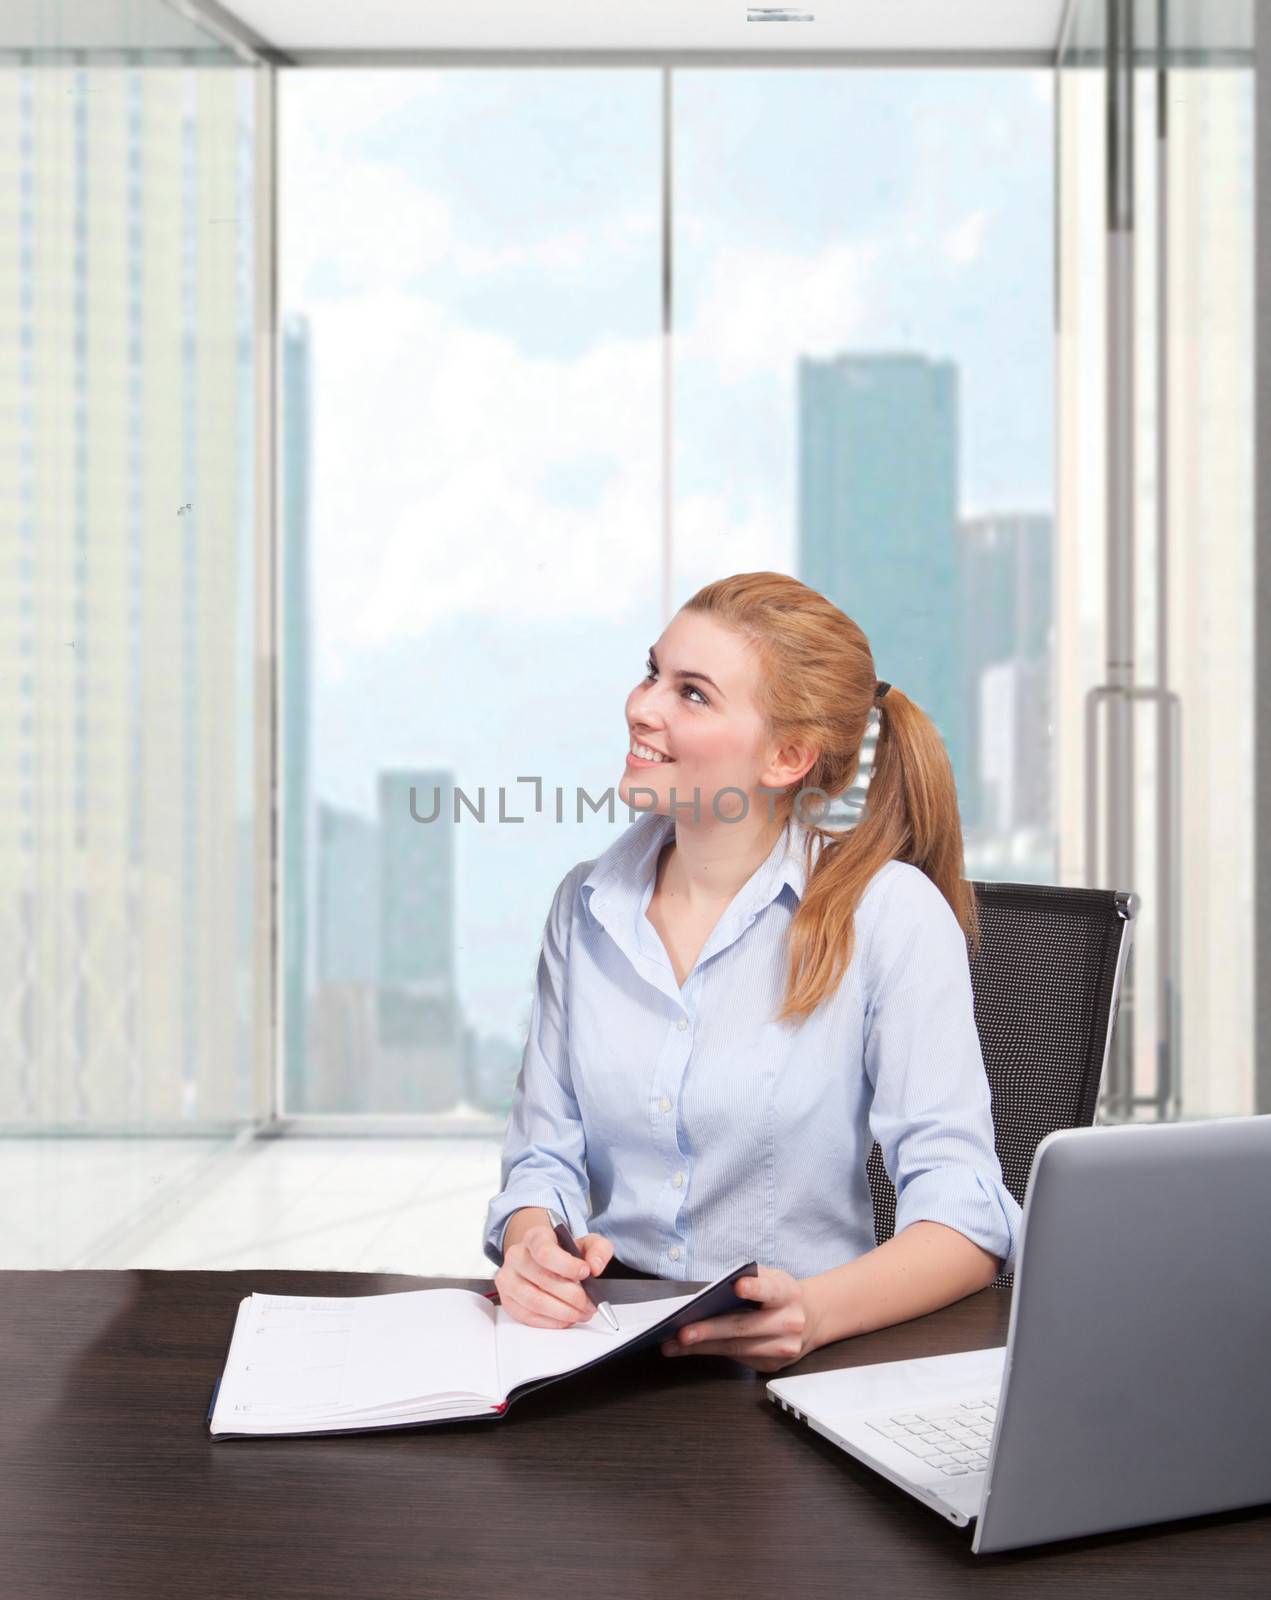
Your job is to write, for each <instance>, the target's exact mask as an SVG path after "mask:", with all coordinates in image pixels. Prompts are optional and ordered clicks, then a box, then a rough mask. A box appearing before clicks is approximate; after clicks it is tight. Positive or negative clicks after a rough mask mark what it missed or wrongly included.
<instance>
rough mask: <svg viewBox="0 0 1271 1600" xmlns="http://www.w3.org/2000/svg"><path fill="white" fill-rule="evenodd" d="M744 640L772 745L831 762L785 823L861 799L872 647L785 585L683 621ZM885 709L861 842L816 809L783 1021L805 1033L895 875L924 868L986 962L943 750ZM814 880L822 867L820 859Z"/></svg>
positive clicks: (929, 730)
mask: <svg viewBox="0 0 1271 1600" xmlns="http://www.w3.org/2000/svg"><path fill="white" fill-rule="evenodd" d="M682 609H683V610H684V611H691V612H698V613H701V614H704V615H706V616H709V617H712V618H714V620H715V621H716V622H718V623H721V624H722V625H724V626H726V627H729V628H731V629H733V630H735V631H736V632H737V633H738V634H740V635H741V636H742V638H743V639H745V640H746V641H747V642H748V643H749V644H750V645H751V646H752V647H753V649H754V651H755V653H756V655H757V657H758V661H759V695H758V702H759V709H760V712H761V713H762V715H763V717H764V719H765V722H766V725H767V731H768V735H769V737H770V738H771V739H772V740H773V742H775V743H778V744H784V743H786V742H787V741H789V740H792V739H801V740H806V741H808V742H809V743H811V744H813V745H814V746H816V747H817V748H818V749H819V750H820V755H819V756H818V757H817V760H816V762H815V763H814V764H813V766H812V767H811V768H810V769H809V771H808V772H807V773H806V774H805V775H804V776H803V778H802V779H801V780H800V781H799V782H798V783H797V784H794V785H792V786H791V787H790V788H789V789H788V790H787V791H786V792H785V793H783V794H781V795H778V796H776V797H775V800H774V802H773V816H774V818H778V819H780V820H781V821H782V822H784V821H786V820H787V819H788V818H789V816H790V813H791V812H792V811H793V809H794V804H795V800H796V798H797V796H798V794H799V791H800V790H803V789H807V790H811V789H821V790H824V792H825V794H826V795H827V796H828V797H829V798H830V799H834V798H837V797H838V796H839V795H841V794H842V793H843V792H844V791H845V790H847V789H848V788H850V787H851V785H852V782H853V780H854V779H855V777H856V774H857V771H858V769H859V766H860V753H861V741H862V740H863V739H864V737H865V730H866V728H867V727H868V724H869V714H870V711H871V709H872V708H873V706H874V703H875V701H874V692H875V685H876V683H877V677H876V674H875V671H874V657H873V654H872V652H871V651H870V647H869V640H868V639H867V638H866V637H865V635H864V633H863V632H862V631H861V629H860V628H859V627H858V626H857V625H856V623H855V622H853V621H852V619H851V618H850V617H849V616H847V615H845V613H844V612H842V611H840V610H839V608H838V607H837V606H836V605H834V604H833V603H832V602H831V601H829V600H827V599H826V598H825V596H824V595H822V594H818V593H817V591H816V590H815V589H810V588H809V587H808V586H807V584H805V583H800V582H799V580H798V579H797V578H791V577H788V576H787V575H786V574H784V573H780V572H741V573H737V574H735V575H734V576H733V577H731V578H721V579H719V580H718V581H717V582H715V583H708V584H707V585H706V586H705V587H704V588H702V589H699V590H698V591H697V593H696V594H695V595H693V597H692V598H691V599H690V600H688V601H687V602H686V603H685V604H684V606H683V607H682ZM878 706H879V736H878V745H877V748H876V750H875V754H874V764H873V770H872V772H871V775H870V780H869V788H868V790H867V796H866V808H865V813H864V815H863V816H862V818H861V820H860V821H859V822H858V823H857V824H856V826H855V827H854V828H852V829H851V830H850V831H848V832H846V833H843V832H840V831H837V830H829V829H824V828H822V827H820V826H818V825H817V823H816V822H815V820H814V817H815V816H817V815H821V814H823V811H824V807H825V805H826V804H828V801H819V800H818V799H817V797H816V796H815V795H805V797H804V799H803V802H802V803H801V805H800V807H799V816H800V819H801V820H802V821H803V822H804V823H805V825H806V826H807V829H808V835H809V837H808V840H807V860H806V861H805V863H804V864H805V867H806V868H807V869H808V875H807V883H806V887H805V890H804V893H803V897H802V901H801V903H800V905H799V909H798V911H797V912H796V913H795V915H794V917H793V919H792V921H791V923H790V928H789V936H788V938H789V970H788V973H787V979H786V992H785V999H784V1002H783V1004H782V1007H781V1010H780V1011H779V1013H778V1014H777V1019H776V1020H777V1021H779V1022H783V1021H787V1020H793V1019H797V1020H799V1021H802V1020H803V1019H804V1018H805V1017H807V1016H808V1015H810V1013H811V1012H812V1011H814V1010H815V1009H816V1007H817V1006H818V1005H819V1004H820V1003H821V1001H822V1000H823V999H824V998H825V997H826V995H828V994H829V993H830V992H831V991H832V990H833V989H834V988H836V987H837V985H838V982H839V979H840V978H841V977H842V975H843V973H844V971H845V970H846V968H847V965H848V962H849V961H850V960H851V958H852V950H853V947H854V942H855V925H854V924H855V914H856V907H857V905H858V904H859V903H860V899H861V896H862V895H863V894H864V892H865V888H866V885H867V884H868V883H869V881H870V880H871V878H873V876H874V874H875V873H876V872H877V871H878V870H879V869H880V868H881V867H882V866H884V865H885V864H886V863H887V862H888V861H907V862H909V863H910V864H911V865H913V866H915V867H919V868H921V870H922V871H923V872H925V873H926V874H927V876H928V877H929V878H930V879H931V881H932V882H933V883H934V884H935V886H936V888H937V889H939V890H940V892H941V894H942V895H943V896H944V897H945V899H946V900H947V901H948V902H949V905H950V906H951V907H952V908H953V912H954V915H955V916H956V917H957V919H958V922H959V924H960V925H961V927H962V931H963V933H964V934H965V935H966V937H967V939H968V940H969V942H970V945H971V949H972V950H974V949H975V948H976V947H977V946H978V943H979V927H978V923H977V919H976V909H975V892H974V890H973V889H972V887H971V885H970V884H969V883H968V882H967V881H966V879H965V878H964V877H963V847H962V820H961V817H960V815H959V813H958V794H957V786H956V783H955V781H954V776H953V767H952V764H951V763H950V761H949V755H948V752H947V751H946V749H945V746H944V741H943V740H942V739H941V737H940V734H939V732H938V730H937V728H936V725H935V723H934V722H932V720H931V718H930V717H929V716H928V715H927V713H926V712H925V711H923V710H922V708H921V707H920V706H919V705H917V704H916V703H915V702H914V701H913V700H910V699H909V698H908V696H907V695H905V694H903V693H902V692H901V691H900V690H899V689H897V688H895V687H894V686H893V687H891V688H890V689H888V691H887V693H886V694H885V695H884V697H883V699H882V700H881V701H879V702H878ZM818 840H822V841H824V843H823V845H822V846H821V847H820V851H819V855H817V860H816V864H815V867H813V865H812V857H813V855H814V854H817V850H818V844H817V841H818Z"/></svg>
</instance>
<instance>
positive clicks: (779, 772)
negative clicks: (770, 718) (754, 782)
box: [766, 740, 821, 789]
mask: <svg viewBox="0 0 1271 1600" xmlns="http://www.w3.org/2000/svg"><path fill="white" fill-rule="evenodd" d="M820 754H821V752H820V750H819V749H818V748H817V746H816V745H814V744H810V743H808V741H807V740H792V741H791V742H790V743H789V744H786V745H782V746H781V748H780V749H779V750H777V751H775V752H774V754H773V756H772V759H771V760H770V761H769V763H768V776H767V779H766V782H767V783H768V784H769V785H770V786H771V787H772V788H774V789H777V788H784V787H786V786H787V785H789V784H792V783H798V782H799V780H800V779H801V778H806V777H807V775H808V773H809V772H811V770H812V768H813V767H814V766H816V763H817V760H818V758H819V756H820Z"/></svg>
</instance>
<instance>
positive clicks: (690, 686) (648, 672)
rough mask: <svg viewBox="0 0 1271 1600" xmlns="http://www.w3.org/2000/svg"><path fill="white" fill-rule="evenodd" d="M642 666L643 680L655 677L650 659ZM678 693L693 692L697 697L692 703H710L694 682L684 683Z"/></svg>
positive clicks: (647, 680) (655, 672)
mask: <svg viewBox="0 0 1271 1600" xmlns="http://www.w3.org/2000/svg"><path fill="white" fill-rule="evenodd" d="M644 668H645V671H644V681H645V682H646V683H648V682H649V680H650V679H651V678H656V677H657V675H658V669H657V668H656V667H655V666H654V665H653V662H652V661H646V662H645V663H644ZM680 693H681V694H695V695H696V696H697V699H696V700H694V701H693V704H694V705H699V706H708V705H710V701H709V700H708V699H707V698H706V696H705V695H704V694H703V693H702V691H701V690H700V689H699V688H698V687H697V685H696V684H695V683H686V684H685V685H684V687H683V688H682V689H681V690H680Z"/></svg>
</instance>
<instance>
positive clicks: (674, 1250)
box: [667, 1244, 680, 1261]
mask: <svg viewBox="0 0 1271 1600" xmlns="http://www.w3.org/2000/svg"><path fill="white" fill-rule="evenodd" d="M667 1255H669V1256H670V1258H671V1260H672V1261H678V1260H679V1259H680V1247H679V1245H678V1244H673V1245H672V1246H671V1248H670V1249H669V1250H668V1251H667Z"/></svg>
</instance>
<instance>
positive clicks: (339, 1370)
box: [217, 1289, 498, 1425]
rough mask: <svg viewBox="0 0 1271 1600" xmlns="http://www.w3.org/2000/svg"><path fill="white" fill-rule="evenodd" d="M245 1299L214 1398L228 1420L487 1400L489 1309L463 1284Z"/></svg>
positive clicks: (490, 1382)
mask: <svg viewBox="0 0 1271 1600" xmlns="http://www.w3.org/2000/svg"><path fill="white" fill-rule="evenodd" d="M252 1302H253V1315H252V1317H251V1319H250V1320H249V1322H248V1324H247V1327H246V1329H245V1330H244V1335H243V1341H244V1349H243V1350H242V1351H241V1352H239V1351H236V1350H235V1351H232V1353H231V1359H230V1361H229V1363H227V1367H226V1372H225V1377H224V1379H223V1380H222V1385H221V1394H220V1395H219V1396H218V1399H217V1412H218V1414H219V1413H220V1412H221V1410H222V1408H223V1407H224V1408H225V1410H226V1416H227V1418H235V1419H237V1420H238V1421H240V1422H241V1421H246V1419H247V1418H255V1419H257V1420H261V1421H264V1420H269V1421H279V1422H290V1421H294V1422H297V1423H298V1422H302V1421H305V1420H308V1421H310V1422H313V1421H314V1419H317V1418H325V1417H337V1416H339V1415H341V1414H343V1413H348V1412H357V1411H362V1410H366V1409H367V1408H369V1407H374V1406H383V1405H388V1404H391V1403H393V1402H400V1401H404V1400H411V1399H416V1398H422V1399H425V1400H426V1399H428V1398H432V1397H436V1398H447V1399H449V1398H453V1397H455V1396H467V1395H472V1396H478V1397H482V1396H488V1397H489V1398H490V1400H491V1401H493V1400H494V1399H495V1397H496V1394H497V1383H498V1369H497V1365H496V1362H495V1356H494V1339H493V1314H492V1313H493V1307H492V1306H491V1304H490V1302H489V1301H488V1300H486V1299H485V1298H484V1297H483V1296H481V1295H476V1294H473V1293H471V1292H470V1291H469V1290H466V1289H416V1290H409V1291H407V1292H405V1293H402V1294H385V1295H343V1296H333V1297H329V1298H327V1297H317V1296H313V1297H311V1296H306V1295H261V1294H257V1295H253V1296H252ZM227 1387H228V1388H229V1390H230V1393H229V1394H228V1395H227V1394H226V1392H225V1391H226V1388H227ZM231 1425H232V1424H231Z"/></svg>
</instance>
